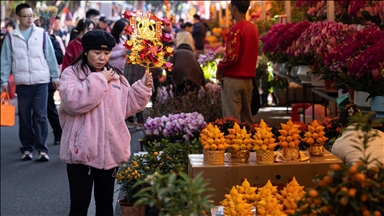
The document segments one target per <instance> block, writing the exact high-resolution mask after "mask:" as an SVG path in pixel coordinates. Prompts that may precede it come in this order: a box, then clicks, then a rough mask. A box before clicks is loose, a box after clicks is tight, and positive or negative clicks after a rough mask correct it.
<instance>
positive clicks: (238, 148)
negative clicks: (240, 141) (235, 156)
mask: <svg viewBox="0 0 384 216" xmlns="http://www.w3.org/2000/svg"><path fill="white" fill-rule="evenodd" d="M231 147H232V148H233V150H235V151H239V150H240V146H239V145H237V144H234V145H232V146H231Z"/></svg>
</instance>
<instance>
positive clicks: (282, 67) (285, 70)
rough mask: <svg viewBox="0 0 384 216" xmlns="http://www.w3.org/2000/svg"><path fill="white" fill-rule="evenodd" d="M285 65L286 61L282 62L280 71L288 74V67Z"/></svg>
mask: <svg viewBox="0 0 384 216" xmlns="http://www.w3.org/2000/svg"><path fill="white" fill-rule="evenodd" d="M285 65H286V63H285V62H284V63H280V65H279V66H280V67H279V70H280V73H282V74H287V69H285Z"/></svg>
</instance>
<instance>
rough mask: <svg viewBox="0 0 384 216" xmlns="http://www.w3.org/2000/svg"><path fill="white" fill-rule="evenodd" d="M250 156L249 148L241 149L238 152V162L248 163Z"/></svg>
mask: <svg viewBox="0 0 384 216" xmlns="http://www.w3.org/2000/svg"><path fill="white" fill-rule="evenodd" d="M249 156H250V152H249V150H239V151H238V152H237V153H236V158H237V162H239V163H248V160H249Z"/></svg>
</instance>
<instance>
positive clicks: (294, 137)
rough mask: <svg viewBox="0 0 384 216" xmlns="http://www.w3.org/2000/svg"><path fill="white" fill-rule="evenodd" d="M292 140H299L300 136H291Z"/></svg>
mask: <svg viewBox="0 0 384 216" xmlns="http://www.w3.org/2000/svg"><path fill="white" fill-rule="evenodd" d="M292 139H293V140H298V139H301V136H300V134H293V135H292Z"/></svg>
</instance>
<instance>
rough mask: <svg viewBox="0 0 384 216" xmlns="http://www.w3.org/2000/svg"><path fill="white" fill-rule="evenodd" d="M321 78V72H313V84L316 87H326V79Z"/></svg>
mask: <svg viewBox="0 0 384 216" xmlns="http://www.w3.org/2000/svg"><path fill="white" fill-rule="evenodd" d="M321 78H323V77H322V76H321V75H319V74H311V85H312V86H313V87H315V88H316V87H320V88H323V87H324V80H323V79H321Z"/></svg>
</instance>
